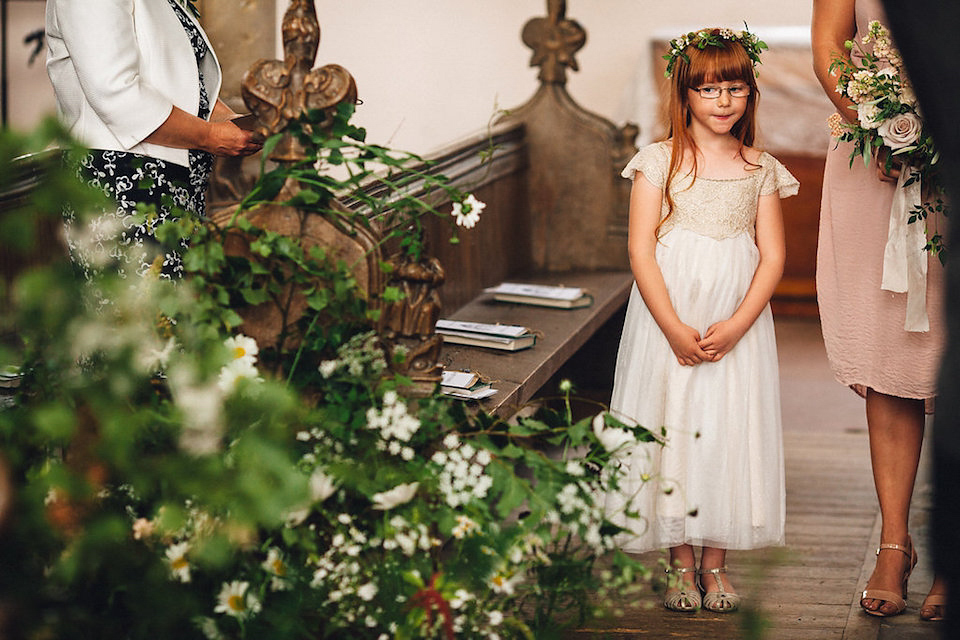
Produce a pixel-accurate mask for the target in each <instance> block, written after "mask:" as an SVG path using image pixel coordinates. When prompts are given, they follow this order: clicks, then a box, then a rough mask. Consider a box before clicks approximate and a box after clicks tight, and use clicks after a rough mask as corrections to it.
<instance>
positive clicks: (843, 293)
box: [817, 0, 946, 409]
mask: <svg viewBox="0 0 960 640" xmlns="http://www.w3.org/2000/svg"><path fill="white" fill-rule="evenodd" d="M856 19H857V36H856V38H857V40H858V41H859V39H860V38H861V37H862V34H864V33H865V32H866V29H867V25H868V24H869V23H870V21H872V20H879V21H880V22H882V23H884V24H887V23H886V18H885V16H884V13H883V8H882V6H881V4H880V1H879V0H857V2H856ZM834 146H836V148H834ZM851 149H852V145H851V144H850V143H840V144H839V145H835V141H831V148H830V150H829V151H828V153H827V162H826V169H825V171H824V177H823V200H822V204H821V209H820V237H819V245H818V250H817V300H818V303H819V306H820V320H821V324H822V327H823V339H824V342H825V344H826V348H827V356H828V358H829V360H830V366H831V367H832V369H833V372H834V374H835V375H836V377H837V380H839V381H840V382H842V383H843V384H846V385H848V386H850V387H851V388H853V389H854V390H856V391H857V392H858V393H860V394H861V395H863V394H864V393H865V392H866V389H867V388H870V389H873V390H875V391H879V392H881V393H884V394H887V395H893V396H898V397H902V398H915V399H925V400H928V402H927V406H928V409H929V408H930V407H932V398H933V397H934V395H935V394H936V381H937V370H938V365H939V361H940V355H941V352H942V349H943V345H944V340H945V327H944V322H943V268H942V266H941V265H940V261H939V259H937V258H936V257H934V256H930V255H928V258H927V259H928V272H927V314H928V316H929V318H930V330H929V331H927V332H923V333H917V332H908V331H905V330H904V328H903V326H904V319H905V314H906V297H907V294H905V293H892V292H890V291H884V290H882V289H881V288H880V281H881V277H882V272H883V251H884V245H885V244H886V241H887V228H888V224H889V219H890V204H891V201H892V200H893V194H894V190H895V189H896V188H897V186H896V184H894V183H889V182H883V181H881V180H880V179H879V178H878V177H877V171H876V168H875V166H874V165H873V164H871V165H870V166H869V167H865V166H864V163H863V160H862V159H859V158H858V159H857V160H855V161H854V163H853V166H850V152H851ZM935 226H939V230H940V232H941V233H943V232H944V231H945V230H946V229H945V228H946V224H945V222H944V221H942V220H941V221H931V222H930V223H929V224H928V227H929V231H930V232H932V231H933V229H934V227H935Z"/></svg>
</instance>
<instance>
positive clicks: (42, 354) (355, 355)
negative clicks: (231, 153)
mask: <svg viewBox="0 0 960 640" xmlns="http://www.w3.org/2000/svg"><path fill="white" fill-rule="evenodd" d="M343 126H344V127H347V125H346V124H345V121H344V123H343ZM304 135H307V134H304ZM309 135H310V136H319V133H316V132H311V133H310V134H309ZM343 135H346V136H347V137H348V138H349V139H351V140H355V136H358V135H359V133H358V131H357V130H354V129H351V128H349V127H347V128H341V129H335V130H334V131H333V132H332V134H329V135H328V137H326V138H322V139H321V138H320V137H314V138H311V139H312V140H315V141H316V143H315V144H316V146H315V148H316V149H317V152H316V156H317V158H319V157H321V156H322V157H324V158H325V160H324V162H322V163H320V167H321V168H324V167H326V166H329V165H333V166H339V165H338V162H337V158H338V149H339V150H342V149H344V148H346V147H348V146H349V147H350V148H352V149H356V148H358V147H357V146H356V145H354V144H353V143H349V142H344V140H343V138H342V137H340V138H338V136H343ZM351 136H354V137H351ZM51 141H56V142H57V143H59V144H60V145H61V146H64V147H67V146H69V145H71V143H70V141H69V139H68V138H67V137H66V136H65V135H64V134H63V132H61V131H59V130H57V129H56V127H52V129H51V130H50V133H49V134H48V135H45V136H43V137H41V138H40V139H36V140H27V139H20V138H16V137H15V136H13V135H12V134H9V133H4V134H2V135H0V149H2V150H3V153H4V155H3V157H2V158H0V166H2V167H8V166H11V160H12V159H13V158H15V157H17V156H19V155H21V154H23V153H26V152H29V151H35V150H37V149H40V148H43V147H45V146H46V145H47V144H48V143H50V142H51ZM367 153H371V154H373V155H374V156H375V157H376V158H382V157H383V155H384V154H387V152H386V151H377V150H374V149H371V148H369V147H368V146H363V151H361V152H360V158H361V159H362V160H364V161H367V160H369V159H370V158H369V157H368V156H366V155H365V154H367ZM387 155H390V157H392V158H396V157H397V156H393V155H392V153H391V154H387ZM331 156H332V158H333V159H331ZM314 162H316V159H314ZM278 171H281V173H280V174H277V173H273V172H267V173H265V174H264V176H263V178H262V180H261V181H260V183H259V184H258V186H257V187H256V189H255V190H254V194H253V195H252V196H251V202H252V200H255V199H257V198H260V199H264V200H265V199H268V198H269V197H270V194H271V193H277V192H279V186H278V183H282V182H285V181H286V180H287V178H289V177H290V176H295V177H296V179H297V180H298V181H299V182H300V183H301V184H313V185H314V186H315V187H316V188H315V189H313V190H311V191H310V193H313V194H314V195H315V196H316V199H315V200H314V195H299V196H298V197H299V202H298V203H299V204H300V205H302V206H305V207H310V206H316V207H317V208H318V209H319V208H321V202H322V201H323V199H324V198H325V197H326V195H325V194H326V193H339V192H340V191H341V186H342V180H341V181H339V182H334V181H333V180H332V179H331V178H328V177H326V176H325V175H324V174H321V173H320V172H318V171H317V170H316V168H315V167H314V168H312V170H311V167H307V166H306V165H304V166H298V167H293V168H283V169H278ZM71 175H72V174H71V172H70V171H69V169H68V168H67V167H66V166H61V165H59V164H58V163H54V164H53V165H52V166H51V167H50V169H49V170H48V171H47V172H46V173H45V174H44V176H43V182H42V183H41V184H40V185H38V188H36V189H34V190H33V192H32V193H33V198H34V200H33V201H31V202H28V203H25V204H24V206H23V207H22V209H20V210H18V211H15V212H13V213H12V214H10V215H11V216H12V217H9V218H8V217H7V214H5V217H4V220H8V219H9V220H19V221H20V223H21V226H24V227H25V228H26V226H27V225H25V224H23V222H24V219H36V217H37V216H54V217H57V216H59V215H60V208H61V206H62V205H64V204H70V205H71V206H72V207H73V209H74V210H75V211H77V212H78V220H79V221H81V222H78V224H82V221H83V220H87V221H92V220H93V219H94V217H95V215H96V214H95V213H91V212H95V211H96V208H97V207H98V206H100V205H102V203H101V202H100V201H99V198H98V197H97V196H96V194H90V193H87V192H85V191H84V190H82V189H81V188H80V187H79V185H78V184H77V183H76V182H75V181H74V180H73V179H72V178H71ZM359 175H360V173H349V171H348V177H347V178H346V181H347V182H349V183H350V184H353V185H354V186H360V180H359V178H358V176H359ZM281 178H282V179H281ZM6 179H7V175H6V174H2V173H0V190H3V189H7V188H8V187H9V183H8V182H6ZM403 179H404V180H405V178H403ZM431 179H433V178H431ZM388 183H389V184H391V185H392V186H393V187H396V188H397V189H398V190H399V191H392V190H388V191H384V192H379V193H378V194H373V195H370V194H369V193H368V195H366V196H360V195H358V196H357V197H366V198H368V200H367V201H365V204H366V205H367V206H368V208H369V209H370V211H371V212H372V213H375V214H380V215H383V216H389V215H392V214H391V213H390V211H391V208H390V207H391V206H392V205H393V204H394V203H396V202H401V201H405V202H406V203H407V204H409V205H410V208H409V209H408V211H409V213H408V214H406V217H404V218H403V220H402V221H401V222H399V223H397V224H396V225H394V228H397V229H407V231H408V235H411V234H412V235H413V236H416V237H415V238H414V239H412V240H410V241H409V242H408V243H406V244H403V242H402V240H403V237H405V236H403V234H401V235H398V236H397V238H398V241H399V242H400V243H401V245H402V246H404V247H405V248H406V250H407V251H409V252H412V253H414V254H416V253H417V252H418V251H420V250H421V245H418V242H420V240H419V238H420V237H421V235H422V234H420V233H419V232H418V228H417V222H416V221H417V220H418V219H419V215H418V214H416V211H418V210H419V211H421V212H422V211H424V209H422V208H421V209H417V207H416V206H414V204H415V200H412V199H411V200H405V199H407V198H412V196H409V195H408V194H409V189H406V188H405V185H408V184H409V183H404V182H401V179H400V178H397V179H396V180H394V179H393V178H388V179H387V181H386V182H384V183H383V184H388ZM328 190H329V191H328ZM303 193H304V192H301V194H303ZM417 206H420V207H428V205H427V204H426V203H422V204H420V205H417ZM324 210H325V209H324ZM426 211H427V212H429V209H426ZM461 213H464V212H461ZM465 213H469V212H465ZM11 224H13V223H11ZM186 233H190V234H191V236H192V237H193V240H194V241H193V244H192V246H191V248H190V249H189V250H188V251H187V252H186V253H185V255H184V256H183V258H184V265H185V269H186V270H187V272H188V273H189V275H188V277H187V278H185V279H184V280H183V281H182V282H179V283H172V282H169V281H164V280H161V279H158V278H154V277H151V276H150V275H149V274H148V276H147V277H144V278H142V279H141V278H137V279H124V278H119V277H117V276H116V275H114V274H113V273H112V272H111V270H110V269H109V268H108V267H109V265H105V268H103V269H102V270H101V272H99V273H98V274H96V275H95V276H94V277H93V278H91V279H90V280H78V278H77V277H76V275H75V273H74V270H73V269H72V268H71V265H70V264H69V262H68V261H67V260H66V259H65V258H64V259H55V260H51V261H50V263H49V264H47V265H45V266H40V267H34V268H32V269H29V270H27V271H25V272H24V273H22V274H20V275H19V276H18V277H17V278H16V280H15V281H14V282H13V283H12V288H11V290H10V291H9V292H8V293H9V299H10V301H11V304H10V305H8V306H5V307H4V309H3V311H2V314H0V315H2V320H0V321H2V323H3V324H2V327H3V329H4V333H3V341H2V343H0V363H4V364H8V365H13V366H14V367H15V369H16V371H17V372H18V374H19V381H20V386H19V389H18V391H17V394H16V396H15V398H14V402H13V403H12V405H11V406H8V407H6V408H3V409H0V473H3V474H5V475H6V477H7V478H8V479H9V481H10V486H11V487H12V492H13V493H12V497H11V496H10V495H9V494H7V495H3V496H0V497H2V498H5V499H7V500H12V503H13V509H12V512H10V511H9V510H8V511H4V510H3V507H2V505H3V504H4V500H0V566H3V567H4V569H3V571H2V572H0V611H3V616H2V618H0V624H3V625H5V627H6V628H5V629H2V631H3V632H6V634H7V636H8V637H56V638H93V637H96V638H104V639H108V638H124V639H134V638H151V639H158V638H160V639H162V638H177V639H178V640H179V639H182V638H266V637H269V638H272V639H282V638H344V637H349V638H371V639H377V640H379V639H381V638H397V639H405V638H534V637H536V638H546V637H553V636H554V635H555V634H556V633H558V630H559V629H561V628H564V627H567V626H570V625H577V624H581V623H583V622H584V621H586V620H588V619H590V618H591V617H594V616H596V615H601V614H602V612H603V611H604V609H605V608H606V607H607V606H608V605H609V598H608V596H609V595H610V594H612V593H615V594H617V596H618V597H622V596H623V595H625V594H628V593H630V592H631V590H636V589H640V588H642V587H643V580H644V579H649V572H648V571H647V570H646V569H645V568H643V567H642V566H640V565H638V564H637V563H636V562H635V561H634V560H632V559H631V558H629V557H628V556H626V555H625V554H623V553H621V552H619V551H618V550H616V549H615V546H614V544H613V539H614V536H615V535H616V534H617V533H618V531H619V530H618V528H617V527H616V526H614V525H612V524H611V523H610V522H609V521H608V520H607V519H606V518H605V515H604V513H603V511H602V508H601V505H600V503H599V502H598V499H597V496H600V495H602V493H603V492H604V491H607V490H610V489H613V488H616V486H617V482H618V477H619V463H618V456H619V455H620V454H621V453H622V449H623V448H624V447H625V446H629V444H630V443H632V442H635V441H637V440H646V441H652V440H653V439H654V438H653V436H652V435H651V434H650V433H649V432H648V431H646V430H645V429H643V428H642V427H632V426H627V425H623V424H620V423H619V422H617V421H616V420H615V419H614V418H613V417H612V416H610V415H608V414H607V413H605V412H603V411H602V410H601V408H599V407H598V410H597V415H596V416H595V417H592V418H585V419H582V420H574V419H573V416H572V415H571V413H570V411H569V409H568V407H569V404H567V405H566V406H564V407H561V408H560V409H559V410H549V409H542V410H540V411H539V412H538V413H536V414H535V415H533V416H530V417H525V418H520V419H518V420H516V421H514V422H511V423H508V422H505V421H503V420H500V419H498V418H495V417H492V416H488V415H486V414H484V413H483V412H476V411H468V410H467V408H466V406H465V405H464V404H462V403H459V402H457V401H453V400H449V399H446V398H444V397H442V396H438V395H435V396H433V397H429V398H423V399H419V400H416V401H408V400H406V399H405V398H404V396H403V390H404V387H403V384H404V380H403V379H398V378H394V377H389V376H385V375H384V372H385V370H386V369H387V363H386V362H385V361H384V359H383V350H382V348H381V347H380V346H379V344H378V337H377V336H376V334H375V333H373V332H372V331H370V330H369V329H368V325H369V320H370V317H369V309H368V308H367V306H366V303H365V300H364V298H363V296H361V295H359V293H358V290H357V286H356V283H355V282H354V281H353V280H352V278H351V276H350V275H349V268H348V267H349V265H342V264H336V263H335V262H333V261H331V260H329V259H328V257H327V256H326V255H325V254H324V253H323V252H322V251H318V250H314V251H309V252H305V251H303V250H302V248H301V247H299V245H298V244H297V243H296V242H293V241H291V240H290V239H289V238H284V237H281V236H278V235H275V234H271V233H269V232H265V231H263V230H259V229H257V228H255V227H254V226H252V225H249V224H248V223H245V222H244V221H243V220H242V219H241V218H240V217H238V218H237V219H236V220H235V221H234V225H232V226H230V227H228V228H227V229H224V230H218V229H215V228H213V227H210V226H207V225H204V224H199V225H197V224H195V223H193V222H190V221H186V220H185V221H181V222H179V223H176V224H172V225H170V226H168V227H167V228H165V229H163V230H161V232H160V233H159V236H160V238H161V240H167V241H170V242H175V241H176V238H177V237H179V236H180V235H182V234H186ZM231 233H238V234H243V236H244V237H245V238H246V239H247V240H248V241H249V246H250V247H251V249H252V250H251V251H249V252H247V253H245V254H242V255H228V252H226V251H224V247H223V245H224V237H225V236H224V234H231ZM29 236H30V234H29V233H28V232H26V231H25V232H24V233H20V234H11V235H9V236H8V235H7V234H4V235H3V241H4V242H6V241H8V240H9V239H10V238H11V237H15V238H16V239H17V244H18V245H26V244H29V242H30V237H29ZM4 250H6V248H5V249H4ZM108 253H109V252H108ZM318 282H325V283H327V285H326V286H323V287H320V286H318V285H317V283H318ZM290 287H294V288H295V289H297V290H298V291H300V292H301V293H302V294H303V295H304V296H306V298H307V299H308V301H309V303H308V304H309V309H310V312H309V313H307V314H304V316H303V317H302V318H299V319H297V320H296V321H294V322H293V325H294V326H293V327H292V328H291V329H290V330H291V331H292V332H294V333H295V335H296V336H297V337H298V339H299V343H298V344H297V346H295V347H291V348H290V349H286V348H277V349H275V350H274V351H273V352H271V353H267V352H263V353H261V351H260V348H259V345H257V344H256V342H255V341H253V340H252V339H251V338H249V337H247V336H245V335H243V334H242V333H241V332H242V326H241V317H240V315H239V314H238V309H241V308H243V306H244V305H256V304H258V303H260V302H262V301H263V300H266V299H269V298H270V297H272V296H273V297H276V296H281V295H285V293H284V292H289V290H290ZM316 317H323V318H325V319H324V320H323V321H316V322H314V319H315V318H316ZM281 344H283V343H281ZM564 393H565V394H567V400H568V401H569V393H570V391H569V389H567V390H566V391H564ZM2 486H3V483H2V482H0V487H2ZM0 491H2V490H0ZM8 504H9V503H8Z"/></svg>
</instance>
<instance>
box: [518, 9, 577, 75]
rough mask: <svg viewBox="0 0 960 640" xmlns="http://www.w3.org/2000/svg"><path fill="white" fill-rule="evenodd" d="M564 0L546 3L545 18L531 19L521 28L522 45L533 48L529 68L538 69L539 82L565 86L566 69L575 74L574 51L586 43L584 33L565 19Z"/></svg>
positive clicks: (573, 22)
mask: <svg viewBox="0 0 960 640" xmlns="http://www.w3.org/2000/svg"><path fill="white" fill-rule="evenodd" d="M566 15H567V2H566V0H548V1H547V17H546V18H533V19H532V20H530V21H529V22H527V24H526V25H524V27H523V33H522V35H521V37H522V38H523V43H524V44H525V45H527V46H528V47H530V48H531V49H533V57H532V58H531V59H530V66H531V67H540V81H541V82H544V83H550V84H566V82H567V72H566V68H567V67H570V68H571V69H573V70H574V71H579V69H580V68H579V67H578V66H577V59H576V58H575V57H574V54H576V52H577V51H579V50H580V49H582V48H583V45H584V44H585V43H586V42H587V32H586V31H585V30H584V29H583V27H581V26H580V25H579V23H577V22H576V21H575V20H568V19H567V17H566Z"/></svg>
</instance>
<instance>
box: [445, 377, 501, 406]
mask: <svg viewBox="0 0 960 640" xmlns="http://www.w3.org/2000/svg"><path fill="white" fill-rule="evenodd" d="M440 391H441V392H442V393H443V394H444V395H447V396H450V397H452V398H460V399H462V400H483V399H484V398H489V397H490V396H492V395H493V394H495V393H496V390H495V389H494V388H493V387H492V386H491V385H490V384H488V383H486V382H483V381H482V380H480V376H478V375H477V374H476V373H472V372H470V371H444V372H443V379H442V380H441V381H440Z"/></svg>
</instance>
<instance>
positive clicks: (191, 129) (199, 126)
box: [146, 107, 263, 156]
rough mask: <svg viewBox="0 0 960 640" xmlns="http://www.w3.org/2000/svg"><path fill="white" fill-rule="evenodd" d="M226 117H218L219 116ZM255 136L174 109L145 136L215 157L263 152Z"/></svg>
mask: <svg viewBox="0 0 960 640" xmlns="http://www.w3.org/2000/svg"><path fill="white" fill-rule="evenodd" d="M225 113H226V112H222V113H218V116H221V115H224V114H225ZM229 113H233V112H232V111H229ZM234 115H235V114H234ZM255 136H256V134H255V133H254V132H252V131H245V130H243V129H241V128H240V127H238V126H237V125H235V124H234V123H232V122H230V121H226V122H207V121H206V120H204V119H203V118H198V117H197V116H193V115H190V114H188V113H187V112H186V111H183V110H182V109H180V108H179V107H174V108H173V110H172V111H171V112H170V115H169V116H168V117H167V119H166V121H164V123H163V124H162V125H160V126H159V127H158V128H157V130H156V131H154V132H153V133H151V134H150V135H149V136H147V137H146V141H147V142H150V143H153V144H158V145H162V146H164V147H174V148H176V149H200V150H201V151H208V152H210V153H212V154H213V155H215V156H247V155H250V154H251V153H256V152H257V151H260V149H262V148H263V144H262V142H261V141H260V140H258V139H257V138H256V137H255Z"/></svg>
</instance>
